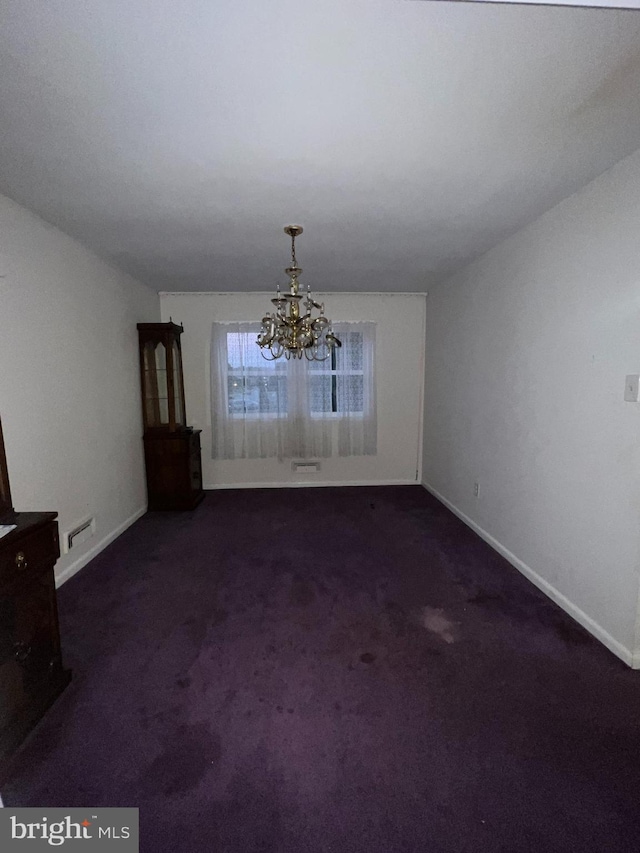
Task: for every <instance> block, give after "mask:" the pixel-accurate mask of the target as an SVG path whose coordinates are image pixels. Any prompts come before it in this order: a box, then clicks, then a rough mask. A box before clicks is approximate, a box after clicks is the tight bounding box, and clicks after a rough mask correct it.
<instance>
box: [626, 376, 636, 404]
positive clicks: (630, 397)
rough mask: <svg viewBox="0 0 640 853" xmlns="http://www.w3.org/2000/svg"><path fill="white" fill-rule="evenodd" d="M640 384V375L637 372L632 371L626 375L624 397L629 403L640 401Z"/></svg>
mask: <svg viewBox="0 0 640 853" xmlns="http://www.w3.org/2000/svg"><path fill="white" fill-rule="evenodd" d="M639 385H640V376H639V375H638V374H637V373H632V374H631V375H630V376H627V377H625V380H624V399H625V400H626V401H627V403H637V402H638V390H639Z"/></svg>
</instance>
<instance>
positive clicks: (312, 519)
mask: <svg viewBox="0 0 640 853" xmlns="http://www.w3.org/2000/svg"><path fill="white" fill-rule="evenodd" d="M541 535H543V534H542V532H541ZM610 570H612V567H611V566H603V571H610ZM59 603H60V611H61V624H62V636H63V646H64V652H65V662H66V664H67V665H69V666H71V667H72V668H73V674H74V680H73V683H72V685H71V686H70V687H69V689H68V690H67V692H66V693H65V694H64V695H63V697H62V698H61V699H60V700H59V701H58V702H57V703H56V705H55V706H54V707H53V709H52V710H51V711H50V712H49V714H48V715H47V716H46V718H45V719H44V720H43V722H42V723H41V724H40V726H39V727H38V729H37V730H36V732H35V734H34V736H33V737H32V738H31V739H30V740H29V741H28V743H27V744H26V746H25V748H24V749H23V751H22V753H21V755H20V758H19V760H18V762H17V766H16V768H15V771H14V774H13V776H12V778H11V779H10V780H9V782H8V784H7V785H6V786H5V787H4V789H3V795H4V798H5V802H6V804H8V805H13V806H66V807H68V806H80V805H82V806H139V807H140V819H141V837H142V843H141V850H142V851H144V853H164V851H180V853H196V851H203V853H227V852H228V853H236V851H237V853H249V851H256V853H257V851H263V853H265V852H266V851H272V853H321V851H322V853H326V851H335V852H336V853H349V851H358V853H360V851H362V853H396V851H411V853H414V851H415V853H423V852H424V853H444V851H447V853H498V851H501V853H520V851H523V853H524V851H527V852H528V853H529V851H530V852H531V853H554V851H557V852H558V853H560V852H561V853H568V852H569V851H579V853H592V851H593V853H595V851H598V853H600V852H601V851H602V853H605V851H607V852H608V853H624V851H629V853H637V851H638V849H639V848H640V806H639V802H640V800H639V792H640V757H639V756H640V673H634V672H632V671H630V670H628V669H627V668H626V667H625V666H624V665H623V664H622V663H621V662H620V661H618V660H617V659H616V658H615V657H613V656H612V655H611V654H610V653H609V652H608V651H607V650H606V649H604V648H603V647H602V646H601V645H600V644H599V643H597V642H596V641H595V640H593V639H591V638H590V637H589V636H588V635H587V634H586V633H585V632H584V631H583V630H582V629H581V628H580V627H578V626H577V625H576V623H574V622H573V621H572V620H571V619H569V617H567V616H565V615H564V614H563V613H562V611H560V610H559V609H558V608H556V607H555V606H554V605H553V604H552V603H551V602H549V601H548V599H546V598H545V597H544V596H543V595H542V594H541V593H539V592H538V591H537V590H536V589H535V588H534V587H533V586H532V585H531V584H529V583H528V581H526V580H525V579H524V578H523V577H522V576H521V575H520V574H519V573H518V572H517V571H516V570H515V569H513V568H512V567H511V566H509V565H508V564H507V563H506V562H505V561H504V560H503V559H502V558H500V557H499V556H498V555H496V554H495V553H494V552H493V551H492V550H491V549H490V548H489V547H488V546H487V545H485V544H484V543H483V542H482V541H481V540H480V539H479V538H477V537H476V536H475V535H474V534H473V533H471V532H470V531H469V530H468V529H467V528H466V527H465V526H464V525H463V524H462V523H461V522H460V521H458V520H457V519H456V518H455V517H454V516H453V515H451V513H449V512H448V511H447V510H446V509H445V508H443V507H442V506H441V505H440V504H439V503H438V502H437V501H436V500H434V499H433V498H432V497H430V496H429V495H428V494H427V493H426V492H425V491H424V490H423V489H422V488H420V487H418V486H415V487H414V486H408V487H380V488H348V489H338V488H332V489H305V490H301V489H288V490H275V489H273V490H267V489H265V490H256V491H224V492H211V493H209V494H208V496H207V498H206V500H205V502H204V503H203V504H202V506H201V507H200V508H199V509H198V510H196V511H195V512H193V513H185V514H149V515H147V516H145V517H144V518H143V519H141V520H140V521H139V522H138V523H137V524H135V525H134V526H133V527H132V528H131V529H130V530H128V531H127V532H126V533H125V534H124V535H123V536H121V537H120V538H119V539H118V540H117V541H116V542H115V543H114V544H113V545H111V546H110V547H109V548H108V549H107V550H106V551H104V552H103V553H102V554H101V555H100V556H99V557H98V558H97V559H95V560H94V561H93V562H92V563H91V564H90V565H89V566H88V567H87V568H85V569H84V570H83V571H82V572H81V573H80V574H78V575H76V577H74V578H73V579H72V580H71V581H69V582H68V583H67V584H66V585H65V586H64V587H63V588H62V589H61V590H60V592H59Z"/></svg>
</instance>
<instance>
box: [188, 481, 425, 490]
mask: <svg viewBox="0 0 640 853" xmlns="http://www.w3.org/2000/svg"><path fill="white" fill-rule="evenodd" d="M417 485H419V483H417V482H416V481H415V480H323V481H322V482H320V483H319V482H318V481H317V480H316V481H314V482H310V481H304V482H301V481H297V482H295V483H205V484H204V486H203V487H202V488H203V489H204V490H205V491H216V490H217V489H307V488H309V487H312V488H316V487H317V488H327V487H329V486H341V487H342V486H417Z"/></svg>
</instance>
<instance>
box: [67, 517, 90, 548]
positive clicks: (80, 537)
mask: <svg viewBox="0 0 640 853" xmlns="http://www.w3.org/2000/svg"><path fill="white" fill-rule="evenodd" d="M95 532H96V520H95V518H93V516H92V517H91V518H85V520H84V521H82V522H80V524H77V525H76V526H75V527H74V528H73V530H68V531H67V532H66V533H65V535H64V537H63V550H64V553H65V554H68V553H69V551H70V550H71V549H72V548H77V547H78V545H82V543H83V542H86V541H87V539H91V537H92V536H93V534H94V533H95Z"/></svg>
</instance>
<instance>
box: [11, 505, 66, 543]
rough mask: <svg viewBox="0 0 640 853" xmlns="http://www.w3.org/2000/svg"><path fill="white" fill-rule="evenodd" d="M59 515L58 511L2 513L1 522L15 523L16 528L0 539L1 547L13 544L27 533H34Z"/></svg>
mask: <svg viewBox="0 0 640 853" xmlns="http://www.w3.org/2000/svg"><path fill="white" fill-rule="evenodd" d="M57 517H58V513H57V512H7V513H3V514H2V515H0V524H15V525H16V528H15V530H12V531H11V532H10V533H7V535H6V536H3V537H2V538H1V539H0V548H3V547H5V546H6V545H13V544H15V542H16V541H17V540H18V539H20V538H21V537H22V536H24V535H25V534H26V533H32V532H33V531H34V530H37V529H38V528H39V527H43V526H44V525H45V524H48V523H49V522H50V521H53V520H54V519H56V518H57Z"/></svg>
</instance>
